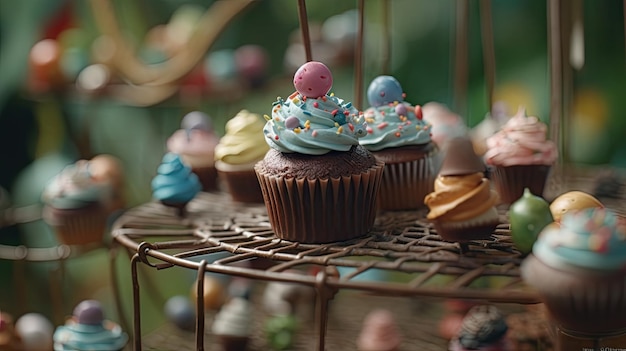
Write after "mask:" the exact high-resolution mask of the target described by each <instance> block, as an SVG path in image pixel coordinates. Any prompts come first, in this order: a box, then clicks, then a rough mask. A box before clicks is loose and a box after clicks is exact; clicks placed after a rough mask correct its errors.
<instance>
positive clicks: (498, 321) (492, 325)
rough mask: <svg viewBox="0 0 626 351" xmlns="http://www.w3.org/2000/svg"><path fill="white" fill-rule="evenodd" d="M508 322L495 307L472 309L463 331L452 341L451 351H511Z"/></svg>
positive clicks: (476, 307)
mask: <svg viewBox="0 0 626 351" xmlns="http://www.w3.org/2000/svg"><path fill="white" fill-rule="evenodd" d="M507 330H508V326H507V324H506V320H505V319H504V317H503V316H502V314H501V313H500V311H498V309H497V308H496V307H495V306H491V305H481V306H474V307H472V308H471V309H470V310H469V311H468V312H467V314H466V315H465V318H463V322H462V324H461V330H460V331H459V333H458V334H457V336H456V337H455V338H454V339H452V340H451V341H450V348H449V350H450V351H471V350H474V351H511V350H512V349H511V345H510V343H509V341H508V340H507V339H506V338H505V336H506V333H507Z"/></svg>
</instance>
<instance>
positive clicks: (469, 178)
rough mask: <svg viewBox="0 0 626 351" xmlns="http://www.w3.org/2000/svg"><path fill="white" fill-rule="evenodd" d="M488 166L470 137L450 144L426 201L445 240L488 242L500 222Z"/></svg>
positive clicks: (431, 217)
mask: <svg viewBox="0 0 626 351" xmlns="http://www.w3.org/2000/svg"><path fill="white" fill-rule="evenodd" d="M484 169H485V166H484V164H483V163H482V161H481V160H480V158H478V156H476V154H475V153H474V149H473V148H472V143H471V141H470V140H469V139H467V138H455V139H452V140H451V141H450V142H449V145H448V151H447V153H446V157H445V159H444V161H443V164H442V166H441V170H440V171H439V176H438V177H437V179H436V180H435V191H434V192H432V193H430V194H428V195H427V196H426V197H425V198H424V203H425V204H426V205H427V206H428V207H429V209H430V212H429V213H428V214H427V218H428V219H429V220H431V221H432V222H433V224H434V226H435V229H436V230H437V233H438V234H439V235H440V236H441V237H442V238H443V239H445V240H448V241H457V242H465V241H470V240H475V239H487V238H489V237H490V236H491V234H492V232H493V230H494V229H495V227H496V225H498V223H499V216H498V212H497V210H496V208H495V205H496V204H497V202H498V195H497V194H496V193H495V191H493V190H491V188H490V184H489V180H488V179H487V178H485V177H484V174H483V171H484Z"/></svg>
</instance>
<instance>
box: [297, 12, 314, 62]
mask: <svg viewBox="0 0 626 351" xmlns="http://www.w3.org/2000/svg"><path fill="white" fill-rule="evenodd" d="M298 19H299V21H300V32H301V33H302V44H304V53H305V56H306V62H310V61H313V54H312V52H311V35H310V34H309V18H308V15H307V12H306V0H298Z"/></svg>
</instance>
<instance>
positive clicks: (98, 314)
mask: <svg viewBox="0 0 626 351" xmlns="http://www.w3.org/2000/svg"><path fill="white" fill-rule="evenodd" d="M74 317H76V319H77V320H78V323H80V324H87V325H99V324H101V323H102V321H103V320H104V314H103V313H102V306H101V305H100V302H98V301H96V300H85V301H83V302H81V303H79V304H78V305H77V306H76V307H75V308H74Z"/></svg>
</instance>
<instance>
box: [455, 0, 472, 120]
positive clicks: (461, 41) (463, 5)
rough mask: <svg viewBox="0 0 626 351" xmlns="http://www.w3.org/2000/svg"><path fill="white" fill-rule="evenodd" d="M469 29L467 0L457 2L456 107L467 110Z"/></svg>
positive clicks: (459, 110)
mask: <svg viewBox="0 0 626 351" xmlns="http://www.w3.org/2000/svg"><path fill="white" fill-rule="evenodd" d="M468 30H469V7H468V1H467V0H457V2H456V23H455V37H454V109H455V110H456V111H457V112H458V113H461V114H464V112H465V107H466V106H465V105H466V97H467V83H468V77H469V71H468V62H467V61H468V43H467V40H468V33H467V32H468Z"/></svg>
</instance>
